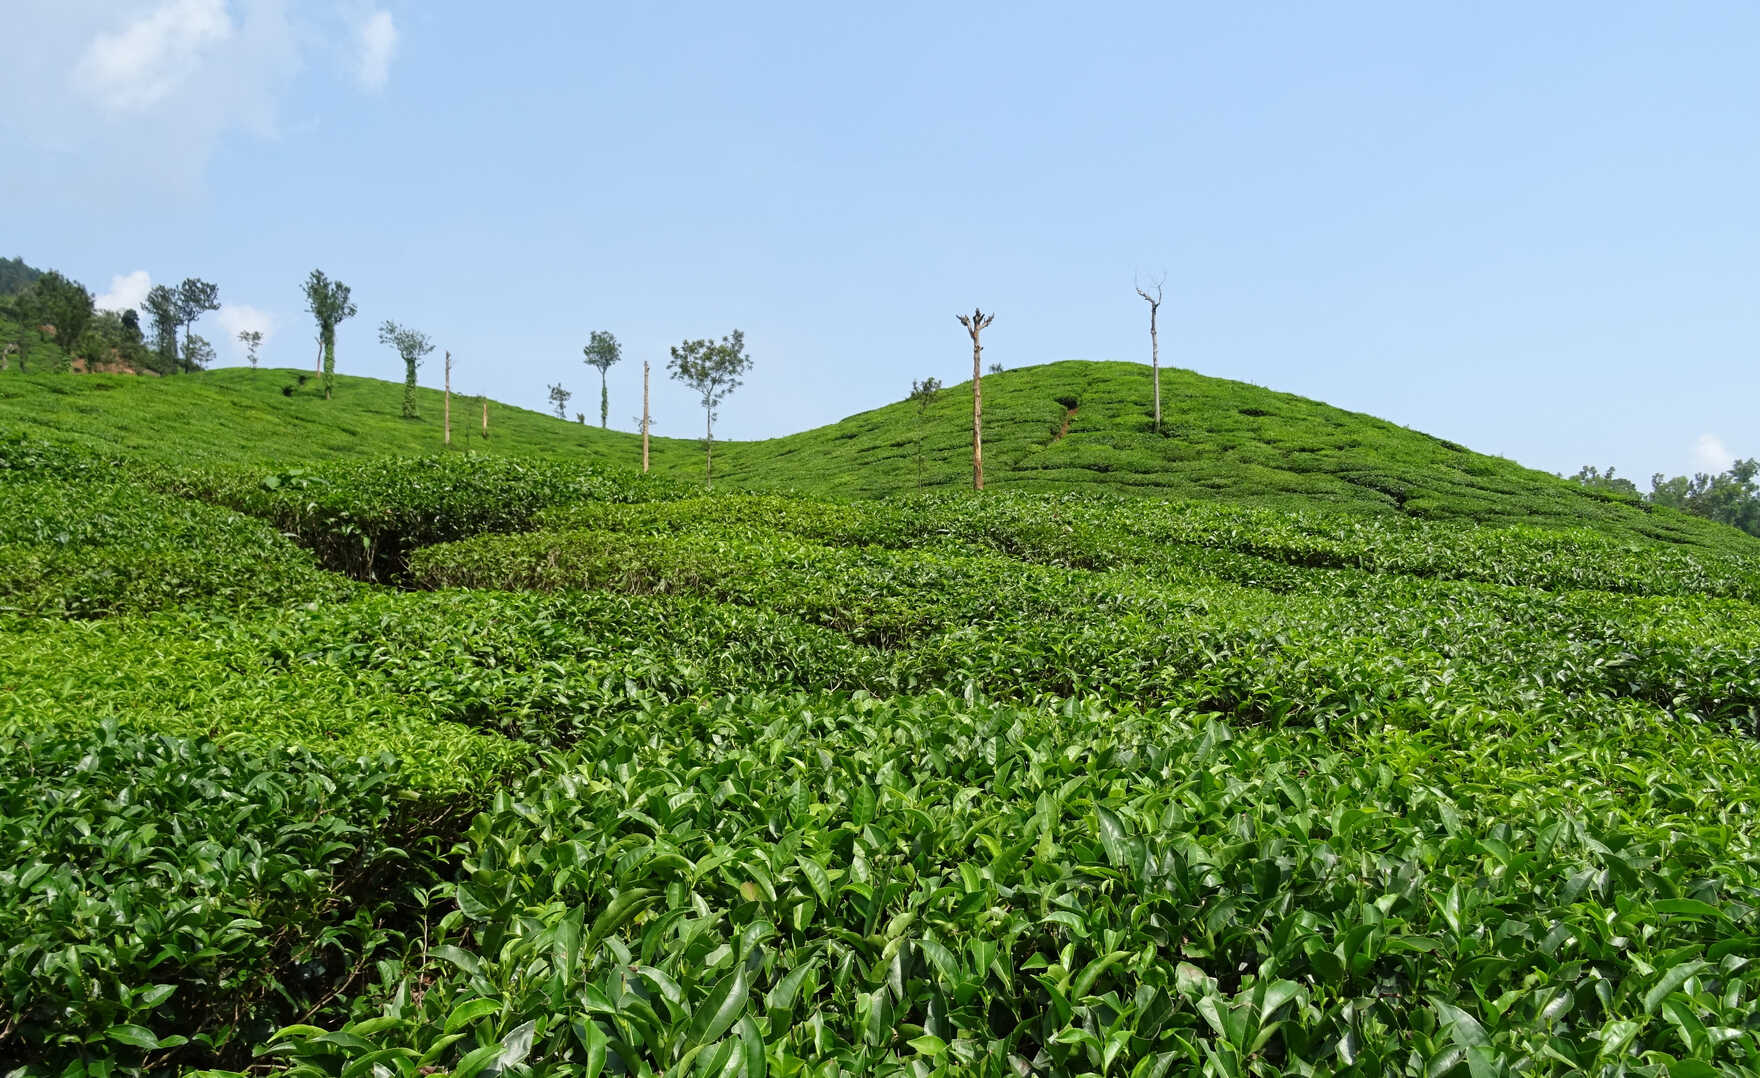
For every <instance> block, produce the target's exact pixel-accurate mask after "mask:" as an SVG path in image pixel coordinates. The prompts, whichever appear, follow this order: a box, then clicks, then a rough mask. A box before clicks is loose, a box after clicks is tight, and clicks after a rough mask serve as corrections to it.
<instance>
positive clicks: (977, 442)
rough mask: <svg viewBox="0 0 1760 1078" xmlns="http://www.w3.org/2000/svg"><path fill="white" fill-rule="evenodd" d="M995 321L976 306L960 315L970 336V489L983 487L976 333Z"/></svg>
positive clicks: (980, 358) (980, 349)
mask: <svg viewBox="0 0 1760 1078" xmlns="http://www.w3.org/2000/svg"><path fill="white" fill-rule="evenodd" d="M994 321H996V314H995V312H991V313H990V314H985V313H984V312H983V311H981V310H979V309H978V308H976V307H973V308H972V313H971V314H969V315H964V314H962V315H960V316H959V324H960V325H962V326H964V327H966V332H967V333H969V334H970V335H971V338H972V489H973V490H983V489H984V389H983V387H984V382H983V377H984V370H983V359H984V346H983V345H982V344H980V343H978V334H980V333H982V332H984V330H986V329H988V328H989V327H990V323H992V322H994Z"/></svg>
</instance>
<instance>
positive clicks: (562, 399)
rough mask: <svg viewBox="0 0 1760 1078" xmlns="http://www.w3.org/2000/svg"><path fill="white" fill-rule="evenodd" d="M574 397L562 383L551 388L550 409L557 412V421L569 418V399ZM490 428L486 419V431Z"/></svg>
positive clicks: (484, 424)
mask: <svg viewBox="0 0 1760 1078" xmlns="http://www.w3.org/2000/svg"><path fill="white" fill-rule="evenodd" d="M572 396H574V394H573V393H570V392H569V391H568V390H566V389H564V388H562V384H561V383H560V382H559V383H557V384H556V385H553V386H551V387H550V407H551V408H552V409H554V410H555V412H556V418H557V419H567V418H568V398H570V397H572ZM484 414H485V415H487V414H488V413H486V412H485V413H484ZM488 426H489V424H488V421H487V420H486V419H485V420H484V422H483V427H484V429H485V430H486V429H487V428H488Z"/></svg>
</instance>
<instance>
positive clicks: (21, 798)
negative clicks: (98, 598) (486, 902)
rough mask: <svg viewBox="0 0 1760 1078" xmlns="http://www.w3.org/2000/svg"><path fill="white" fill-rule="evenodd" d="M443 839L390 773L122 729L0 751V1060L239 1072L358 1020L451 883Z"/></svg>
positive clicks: (18, 735) (70, 1067)
mask: <svg viewBox="0 0 1760 1078" xmlns="http://www.w3.org/2000/svg"><path fill="white" fill-rule="evenodd" d="M433 826H434V821H432V820H426V821H424V820H422V819H420V818H418V817H415V816H413V815H412V814H411V813H410V812H409V810H408V806H407V804H406V802H405V801H404V800H403V799H402V798H401V797H400V796H399V790H398V784H397V781H396V772H395V770H394V769H392V768H389V767H386V766H384V765H383V763H381V762H380V761H377V760H370V759H363V760H360V761H354V762H349V761H338V760H335V759H321V758H319V757H315V756H312V755H310V754H307V753H303V752H298V751H282V750H272V751H268V752H263V753H239V752H234V751H230V750H226V749H222V748H221V747H219V746H217V745H216V744H214V743H213V742H210V741H206V740H204V739H200V738H196V739H184V738H168V737H161V736H157V735H153V734H150V733H142V732H138V731H133V730H129V729H125V728H123V727H121V726H119V725H118V724H117V723H115V722H108V723H104V724H101V725H99V726H97V727H94V728H89V729H85V730H82V731H79V732H78V733H72V732H68V731H64V730H55V729H48V730H45V729H37V730H29V731H22V732H20V731H12V732H10V733H9V734H8V735H7V736H4V737H0V939H4V940H5V941H6V947H5V950H4V952H3V953H0V1059H4V1060H6V1061H7V1062H8V1063H10V1064H12V1065H13V1066H22V1068H23V1069H22V1071H13V1072H11V1073H23V1074H58V1073H87V1074H104V1073H155V1072H157V1073H163V1072H165V1071H167V1070H170V1069H171V1068H173V1067H174V1066H179V1065H204V1064H205V1065H214V1064H227V1065H232V1066H242V1065H246V1064H248V1063H249V1061H250V1059H251V1051H252V1047H253V1046H254V1045H257V1044H260V1043H262V1042H263V1041H265V1040H266V1039H268V1037H269V1036H270V1035H271V1034H272V1033H273V1032H274V1030H275V1029H276V1028H278V1027H280V1026H283V1025H286V1024H288V1023H290V1022H295V1021H301V1020H307V1021H309V1020H313V1019H320V1020H336V1019H347V1018H348V1017H349V1016H350V1013H351V1004H352V1002H353V998H354V993H355V990H356V989H357V987H358V986H359V985H360V984H362V983H364V979H370V977H371V975H372V970H373V967H374V964H375V963H376V962H378V961H380V960H382V959H396V958H397V957H399V956H400V955H401V954H402V953H403V949H404V948H405V947H406V946H407V945H408V944H409V942H410V940H409V938H408V937H407V936H406V931H407V930H409V929H410V928H411V927H412V926H414V925H416V924H417V923H418V922H419V919H420V916H421V913H422V910H421V908H420V902H421V898H422V892H423V891H424V889H425V888H427V887H431V886H433V885H435V884H437V883H438V882H439V877H438V876H437V875H436V874H435V872H434V870H433V868H432V867H430V865H431V858H432V856H433V852H434V851H433V850H432V849H431V848H427V847H431V845H432V840H430V839H428V838H426V837H425V836H427V835H429V834H430V833H431V832H432V830H433Z"/></svg>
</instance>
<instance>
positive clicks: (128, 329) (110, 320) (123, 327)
mask: <svg viewBox="0 0 1760 1078" xmlns="http://www.w3.org/2000/svg"><path fill="white" fill-rule="evenodd" d="M133 314H134V312H133V311H126V312H124V313H122V314H117V313H116V312H115V311H98V312H97V313H96V314H94V315H93V316H92V320H91V321H90V322H89V323H87V325H86V330H85V332H84V333H83V334H81V335H80V339H79V340H78V341H77V342H75V345H74V353H75V354H76V355H79V356H83V357H84V358H85V360H86V369H87V370H98V369H100V368H101V367H104V366H106V365H108V364H121V365H122V366H123V367H125V368H127V369H130V370H140V369H141V368H143V367H145V366H146V365H147V364H146V359H147V355H146V352H147V350H146V347H145V346H144V345H143V344H142V343H141V331H140V321H139V319H138V318H131V317H130V316H131V315H133Z"/></svg>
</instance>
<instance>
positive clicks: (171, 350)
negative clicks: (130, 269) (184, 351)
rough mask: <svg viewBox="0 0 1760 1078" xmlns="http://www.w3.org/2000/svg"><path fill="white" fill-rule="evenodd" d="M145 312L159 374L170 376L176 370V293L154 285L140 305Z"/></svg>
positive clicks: (159, 285)
mask: <svg viewBox="0 0 1760 1078" xmlns="http://www.w3.org/2000/svg"><path fill="white" fill-rule="evenodd" d="M141 306H143V307H144V308H146V311H147V318H148V319H149V320H150V321H151V322H152V327H153V330H152V333H153V344H152V347H153V353H154V355H155V356H157V358H158V363H157V367H158V370H159V373H160V374H170V373H172V372H173V371H175V370H177V328H178V326H179V324H180V323H179V322H178V320H177V319H178V314H177V292H176V291H175V290H174V289H172V288H169V287H167V286H166V285H162V284H156V285H154V286H153V287H152V288H149V289H148V290H147V299H146V302H145V303H143V304H141Z"/></svg>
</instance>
